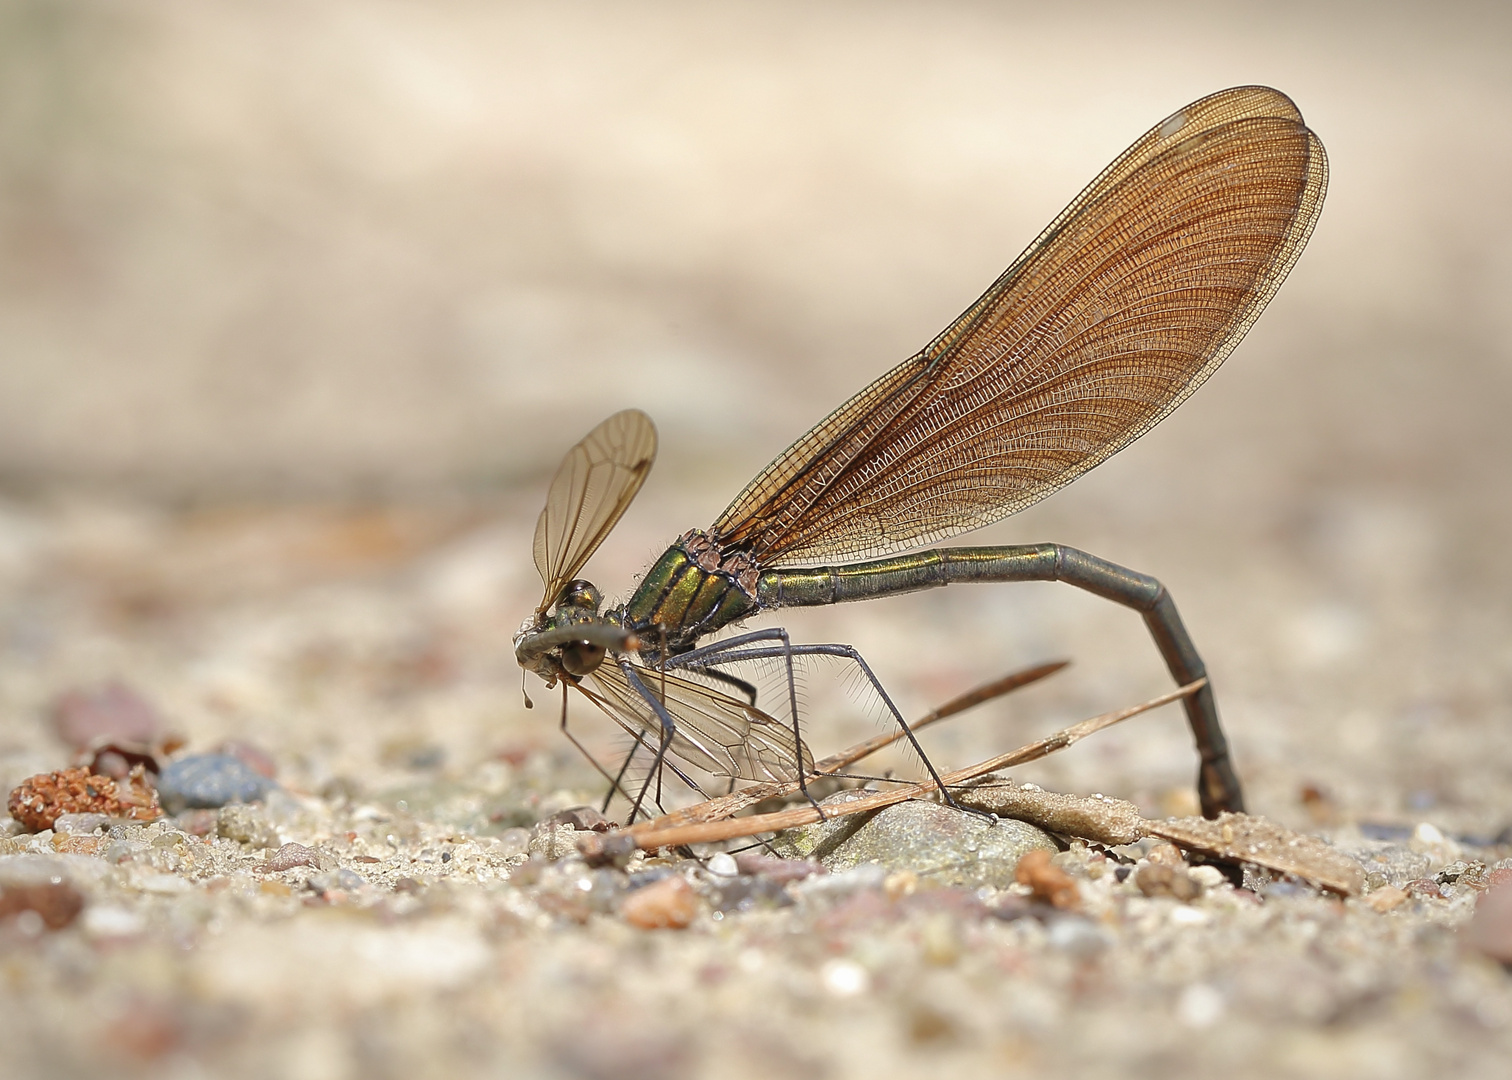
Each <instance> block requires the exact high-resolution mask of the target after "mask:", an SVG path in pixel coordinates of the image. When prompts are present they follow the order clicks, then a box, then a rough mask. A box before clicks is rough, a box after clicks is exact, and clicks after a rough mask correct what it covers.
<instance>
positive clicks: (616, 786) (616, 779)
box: [561, 679, 644, 813]
mask: <svg viewBox="0 0 1512 1080" xmlns="http://www.w3.org/2000/svg"><path fill="white" fill-rule="evenodd" d="M561 731H562V734H563V735H565V736H567V741H568V742H570V743H572V745H573V746H575V747H577V749H578V753H580V754H582V755H583V756H584V757H585V758H587V759H588V764H590V765H592V766H593V768H594V770H595V771H596V772H597V773H598V774H599V775H600V776H602V777H603V778H604V779H605V780H607V781H609V793H608V794H607V795H605V796H604V809H603V810H602V811H600V813H608V810H609V800H611V799H613V798H614V795H615V792H618V793H619V794H621V795H624V796H625V798H626V799H627V800H628V799H629V798H630V796H629V795H628V794H626V793H625V790H624V789H623V788H622V787H620V781H621V780H622V779H623V778H624V776H625V769H626V768H628V767H629V765H630V760H629V758H626V760H625V764H624V765H621V766H620V769H619V772H618V773H617V774H616V775H614V776H610V775H609V770H607V769H605V768H604V766H603V765H601V764H600V763H599V759H598V758H596V757H594V756H593V755H592V754H591V753H589V751H588V748H587V747H586V746H584V745H583V744H582V743H581V742H579V741H578V737H577V736H576V735H574V734H573V733H572V732H571V731H568V730H567V680H566V679H563V680H562V723H561ZM643 738H644V736H637V737H636V743H635V746H634V747H632V748H631V750H630V753H631V755H632V756H633V755H634V753H635V751H636V750H638V749H640V744H641V740H642V739H643Z"/></svg>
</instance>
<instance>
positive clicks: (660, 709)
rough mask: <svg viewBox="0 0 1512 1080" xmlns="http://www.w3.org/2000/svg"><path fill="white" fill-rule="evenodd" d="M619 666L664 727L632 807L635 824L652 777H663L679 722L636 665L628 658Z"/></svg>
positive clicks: (632, 820) (632, 818)
mask: <svg viewBox="0 0 1512 1080" xmlns="http://www.w3.org/2000/svg"><path fill="white" fill-rule="evenodd" d="M619 666H620V670H621V671H623V672H624V673H625V679H626V680H627V681H628V682H629V683H630V685H631V686H632V687H633V688H634V689H635V692H636V693H638V694H639V695H640V696H641V697H643V698H645V700H646V703H647V704H648V705H650V706H651V711H652V712H654V713H656V718H657V719H658V720H660V721H661V727H662V732H661V740H660V742H659V743H658V744H657V747H656V756H655V757H654V758H653V759H652V760H651V771H650V772H648V773H647V774H646V779H645V782H644V783H642V784H641V789H640V792H639V794H637V795H636V797H635V802H634V803H633V804H632V805H631V807H630V822H629V823H630V824H632V825H633V824H634V823H635V818H636V816H637V815H638V814H639V813H640V808H641V803H643V802H644V801H645V799H646V792H647V791H648V790H649V789H650V787H651V780H652V778H653V777H655V778H656V779H657V780H658V781H659V780H660V778H661V770H662V765H663V764H664V763H665V762H666V760H667V747H669V746H670V745H672V736H673V734H674V733H675V732H676V731H677V724H676V723H675V722H674V721H673V719H672V714H671V713H670V712H669V711H668V710H667V706H666V705H665V704H663V703H662V700H661V698H660V697H658V696H657V695H656V694H653V693H652V692H651V689H650V688H649V687H648V686H647V685H646V684H645V683H644V682H642V681H641V677H640V676H639V675H637V674H636V673H635V665H633V664H631V663H630V661H628V660H625V659H621V660H620V661H619ZM627 764H628V763H627ZM679 775H681V774H679ZM659 798H660V792H658V800H659Z"/></svg>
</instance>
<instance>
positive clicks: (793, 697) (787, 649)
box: [662, 626, 913, 819]
mask: <svg viewBox="0 0 1512 1080" xmlns="http://www.w3.org/2000/svg"><path fill="white" fill-rule="evenodd" d="M756 641H781V642H782V646H781V648H780V649H776V650H774V651H773V652H772V655H773V656H780V657H782V659H783V664H784V668H785V670H786V671H787V685H788V716H789V717H790V718H791V720H792V723H793V753H794V755H795V756H796V758H797V761H796V766H797V770H796V771H797V776H798V790H799V791H801V792H802V793H803V797H804V798H805V799H807V800H808V801H809V805H810V806H812V807H813V808H814V809H815V810H817V811H818V812H819V815H820V817H821V819H822V818H823V816H824V808H823V807H821V806H820V805H819V800H817V799H815V798H814V797H813V796H812V795H811V794H809V789H808V770H807V769H805V768H804V764H803V732H802V730H801V728H800V725H799V722H798V680H797V676H796V675H794V673H793V642H792V640H791V639H790V638H789V637H788V632H787V631H786V630H784V629H783V628H782V627H780V626H777V627H772V628H771V629H768V630H752V631H749V632H748V633H744V634H736V635H735V636H734V637H732V638H726V639H725V640H724V641H716V642H715V643H714V644H712V645H705V646H703V647H702V648H698V649H692V650H690V651H688V652H685V653H681V654H680V655H678V656H676V657H673V658H671V659H670V660H667V659H663V661H662V662H663V663H664V664H667V665H668V666H671V667H678V668H691V669H692V670H695V671H701V672H704V673H706V674H713V673H714V672H712V671H711V670H710V669H711V668H713V667H715V666H716V665H717V664H718V663H719V661H718V660H714V661H713V662H709V661H710V658H711V657H718V656H719V655H721V654H722V653H727V652H728V651H729V650H731V649H738V648H740V647H741V646H743V645H747V644H750V643H751V642H756ZM719 674H723V672H720V673H719ZM879 689H880V688H879ZM883 696H884V698H885V697H886V695H885V694H884V695H883ZM752 704H755V695H754V694H752ZM889 704H890V703H889ZM903 726H904V730H907V728H908V725H907V724H904V725H903ZM909 737H910V738H912V737H913V736H912V734H910V736H909Z"/></svg>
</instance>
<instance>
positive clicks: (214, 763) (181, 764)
mask: <svg viewBox="0 0 1512 1080" xmlns="http://www.w3.org/2000/svg"><path fill="white" fill-rule="evenodd" d="M157 787H158V798H159V799H160V800H162V803H163V806H164V807H165V808H166V809H167V810H168V812H169V813H174V814H176V813H178V812H179V811H181V810H188V809H206V808H208V809H214V808H216V807H221V806H225V805H226V804H227V803H248V802H252V801H253V800H254V799H260V798H262V797H263V796H265V795H266V794H267V793H268V792H269V791H270V790H271V789H272V788H273V787H274V784H273V782H272V781H271V780H269V779H268V778H267V777H265V776H262V775H260V774H258V773H257V772H256V771H255V770H253V769H252V768H251V767H250V766H249V765H247V764H246V763H245V762H244V761H242V760H241V759H240V758H234V757H232V756H231V755H230V754H192V755H190V756H189V757H185V758H180V759H179V760H177V761H175V762H173V763H172V764H170V765H169V766H168V767H167V768H165V769H164V770H163V772H162V774H161V775H160V776H159V777H158V785H157Z"/></svg>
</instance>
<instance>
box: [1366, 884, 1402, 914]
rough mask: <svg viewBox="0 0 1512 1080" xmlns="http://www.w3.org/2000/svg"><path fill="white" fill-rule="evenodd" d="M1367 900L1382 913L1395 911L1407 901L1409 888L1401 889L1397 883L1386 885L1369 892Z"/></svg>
mask: <svg viewBox="0 0 1512 1080" xmlns="http://www.w3.org/2000/svg"><path fill="white" fill-rule="evenodd" d="M1365 902H1366V903H1367V904H1369V905H1370V906H1371V907H1372V908H1373V909H1375V910H1376V911H1379V912H1381V913H1382V914H1384V913H1386V912H1388V911H1395V910H1396V909H1397V908H1399V907H1401V906H1402V905H1403V904H1404V903H1406V902H1407V890H1406V889H1399V888H1397V887H1396V886H1395V885H1385V886H1382V887H1381V888H1379V889H1377V890H1375V892H1373V893H1370V894H1368V895H1367V896H1366V897H1365Z"/></svg>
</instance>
